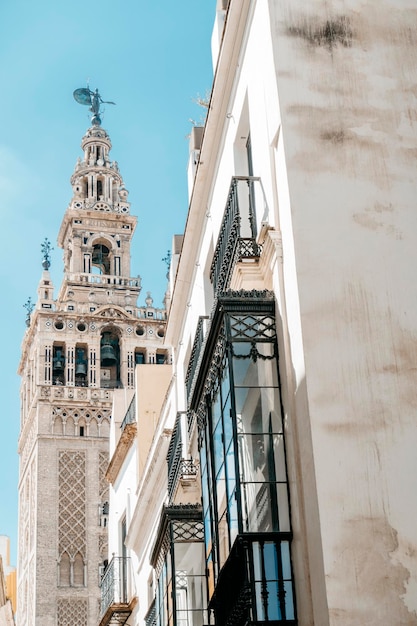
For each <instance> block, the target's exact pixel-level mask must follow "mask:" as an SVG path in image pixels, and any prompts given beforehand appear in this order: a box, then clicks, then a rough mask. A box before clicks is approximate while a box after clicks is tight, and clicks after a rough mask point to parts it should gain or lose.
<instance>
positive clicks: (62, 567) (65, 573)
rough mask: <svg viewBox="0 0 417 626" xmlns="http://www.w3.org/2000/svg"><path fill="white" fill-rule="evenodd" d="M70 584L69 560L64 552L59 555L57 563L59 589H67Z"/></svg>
mask: <svg viewBox="0 0 417 626" xmlns="http://www.w3.org/2000/svg"><path fill="white" fill-rule="evenodd" d="M70 584H71V566H70V558H69V556H68V554H67V553H66V552H64V554H62V555H61V559H60V561H59V585H60V586H61V587H69V586H70Z"/></svg>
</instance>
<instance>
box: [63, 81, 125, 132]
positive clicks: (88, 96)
mask: <svg viewBox="0 0 417 626" xmlns="http://www.w3.org/2000/svg"><path fill="white" fill-rule="evenodd" d="M87 85H88V83H87ZM73 96H74V99H75V100H76V101H77V102H78V104H83V105H85V106H89V107H90V111H91V113H92V114H93V115H92V117H91V123H92V125H93V126H100V125H101V117H100V113H102V112H103V111H102V110H100V107H101V105H102V104H116V103H115V102H111V101H110V100H103V98H102V97H101V95H100V94H99V91H98V89H96V90H95V91H91V89H90V87H88V86H87V87H80V88H79V89H76V90H75V91H74V93H73Z"/></svg>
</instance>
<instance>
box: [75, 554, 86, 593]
mask: <svg viewBox="0 0 417 626" xmlns="http://www.w3.org/2000/svg"><path fill="white" fill-rule="evenodd" d="M73 567H74V570H73V571H74V587H84V560H83V557H82V556H81V554H80V553H79V552H77V554H76V555H75V559H74V565H73Z"/></svg>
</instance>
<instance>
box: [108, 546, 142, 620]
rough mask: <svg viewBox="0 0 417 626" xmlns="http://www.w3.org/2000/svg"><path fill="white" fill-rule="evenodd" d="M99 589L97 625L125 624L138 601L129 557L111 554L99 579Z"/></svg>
mask: <svg viewBox="0 0 417 626" xmlns="http://www.w3.org/2000/svg"><path fill="white" fill-rule="evenodd" d="M100 589H101V601H100V622H99V626H107V625H108V624H125V623H126V622H127V620H128V619H129V616H130V614H131V613H132V611H133V609H134V608H135V606H136V604H137V602H138V598H137V595H136V593H135V590H134V584H133V581H132V574H131V565H130V558H129V557H126V556H113V558H112V560H111V561H110V563H109V565H108V567H107V569H106V571H105V573H104V575H103V578H102V579H101V583H100Z"/></svg>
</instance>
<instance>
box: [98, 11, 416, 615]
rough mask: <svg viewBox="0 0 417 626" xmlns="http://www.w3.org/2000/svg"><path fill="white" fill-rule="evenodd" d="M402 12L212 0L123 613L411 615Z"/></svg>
mask: <svg viewBox="0 0 417 626" xmlns="http://www.w3.org/2000/svg"><path fill="white" fill-rule="evenodd" d="M416 26H417V8H416V7H415V3H413V2H410V1H409V0H397V1H396V2H395V3H394V2H392V1H391V0H381V2H379V3H378V5H377V6H376V5H375V4H373V3H363V2H362V1H361V0H345V1H344V2H340V1H339V0H331V1H330V2H329V1H328V2H324V1H323V2H322V1H319V0H317V1H316V2H313V3H307V4H306V3H305V2H302V1H301V0H291V1H290V0H230V1H229V2H227V1H221V0H219V2H218V6H217V11H216V20H215V28H214V31H213V40H212V50H213V59H214V70H215V76H214V82H213V88H212V93H211V99H210V103H209V108H208V115H207V120H206V124H205V127H204V130H203V132H195V133H193V135H192V140H193V143H192V145H191V146H190V169H189V180H190V182H191V188H190V204H189V212H188V218H187V223H186V228H185V232H184V238H183V241H182V248H181V254H180V256H179V259H178V260H176V262H175V264H173V266H172V271H171V306H170V310H169V315H168V324H167V336H166V342H167V346H172V350H173V355H174V356H173V378H172V382H171V384H168V386H167V387H166V388H164V391H163V400H162V401H161V403H160V411H159V414H158V419H156V420H155V421H154V422H153V423H154V428H153V434H152V436H151V437H150V439H149V440H150V444H149V446H148V447H147V449H146V450H142V453H143V454H142V457H141V455H140V454H138V459H139V468H140V469H139V470H138V486H137V492H136V493H137V500H136V503H135V509H134V511H133V514H132V517H131V522H130V527H129V528H128V529H127V536H126V541H125V544H126V546H127V547H128V549H129V550H132V551H133V552H134V553H135V554H136V556H137V568H136V574H135V576H136V584H137V589H138V591H137V593H138V594H139V601H138V603H137V609H136V613H135V614H134V620H135V621H134V622H132V621H130V622H128V623H129V624H131V623H132V624H133V623H135V624H143V622H144V621H145V623H146V626H153V624H157V625H158V626H165V625H171V624H173V625H175V626H177V625H181V626H182V625H183V624H185V623H187V624H192V625H193V626H202V625H203V624H216V625H218V626H220V625H221V626H224V625H227V626H243V625H244V624H247V623H264V622H273V623H274V624H287V625H295V624H298V625H303V626H307V625H309V626H310V625H313V624H315V625H319V626H326V625H329V626H330V625H331V626H339V625H343V626H346V625H348V624H351V625H353V624H355V625H356V624H369V625H375V626H376V625H377V624H378V625H380V624H386V625H387V626H388V625H391V624H402V625H406V624H407V625H408V624H417V564H416V559H415V556H414V552H415V546H416V543H417V532H416V529H415V522H414V520H415V518H416V514H417V510H416V509H417V505H416V502H415V498H414V496H413V494H414V493H415V492H416V486H417V485H416V475H417V472H416V471H415V469H416V460H415V449H416V446H417V422H416V420H415V406H416V400H415V388H416V382H417V381H416V371H417V370H416V366H415V364H416V361H417V349H416V346H417V341H416V340H417V316H416V304H417V288H416V284H415V280H414V276H413V268H414V265H415V263H414V260H417V259H416V256H417V246H416V243H417V241H416V240H417V228H416V215H417V214H416V211H415V198H416V197H417V193H416V192H417V188H416V187H417V184H416V175H415V154H416V149H417V134H416V129H417V127H416V124H417V116H416V113H415V111H416V96H417V92H416V84H417V69H416V68H417V63H416V55H417V47H416V43H417V42H416V38H415V32H417V30H416ZM174 270H175V271H174ZM138 369H140V368H139V367H138V368H137V370H138ZM143 415H144V414H143ZM137 420H138V423H137V428H138V434H139V435H138V436H140V420H141V412H140V411H139V413H138V417H137ZM138 445H139V443H138ZM101 623H102V624H104V623H103V622H101ZM107 623H110V622H107Z"/></svg>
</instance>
